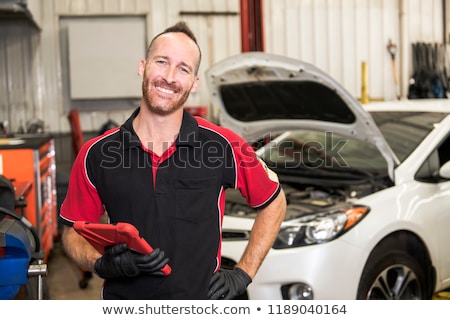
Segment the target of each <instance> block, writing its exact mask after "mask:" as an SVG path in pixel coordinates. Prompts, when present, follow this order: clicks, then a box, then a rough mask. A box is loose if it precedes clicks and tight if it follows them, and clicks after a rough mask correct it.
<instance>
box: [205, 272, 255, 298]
mask: <svg viewBox="0 0 450 320" xmlns="http://www.w3.org/2000/svg"><path fill="white" fill-rule="evenodd" d="M250 283H252V278H250V276H249V275H248V274H247V273H245V271H244V270H242V269H240V268H234V269H233V270H227V269H220V270H219V271H218V272H216V273H215V274H214V275H213V276H212V278H211V281H210V283H209V291H208V299H210V300H218V299H224V300H231V299H233V298H234V297H237V296H239V295H241V294H243V293H244V292H245V290H246V289H247V286H248V285H249V284H250Z"/></svg>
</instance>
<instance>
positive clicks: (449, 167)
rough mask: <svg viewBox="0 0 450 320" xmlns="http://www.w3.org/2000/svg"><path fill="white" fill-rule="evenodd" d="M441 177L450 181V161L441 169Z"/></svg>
mask: <svg viewBox="0 0 450 320" xmlns="http://www.w3.org/2000/svg"><path fill="white" fill-rule="evenodd" d="M439 175H440V176H441V177H443V178H446V179H450V161H447V162H446V163H444V165H443V166H442V167H441V168H440V169H439Z"/></svg>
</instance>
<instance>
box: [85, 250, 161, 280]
mask: <svg viewBox="0 0 450 320" xmlns="http://www.w3.org/2000/svg"><path fill="white" fill-rule="evenodd" d="M168 261H169V259H167V258H164V252H162V251H161V250H160V249H155V250H153V252H152V253H150V254H146V255H143V254H139V253H136V252H134V251H132V250H130V249H129V248H128V247H127V244H126V243H120V244H117V245H114V246H110V247H107V248H105V252H104V254H103V256H102V257H101V258H99V259H97V261H95V264H94V270H95V272H96V273H97V274H98V276H99V277H101V278H103V279H108V278H117V277H135V276H137V275H138V274H140V273H146V274H152V275H162V274H163V273H162V272H161V271H159V269H161V267H162V266H164V265H165V264H166V263H168Z"/></svg>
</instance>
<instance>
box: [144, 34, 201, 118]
mask: <svg viewBox="0 0 450 320" xmlns="http://www.w3.org/2000/svg"><path fill="white" fill-rule="evenodd" d="M199 57H200V52H199V50H198V48H197V45H196V44H195V43H194V42H193V41H192V40H191V39H190V38H189V37H188V36H186V35H185V34H183V33H167V34H163V35H161V36H159V37H158V38H157V39H156V40H155V41H154V43H153V46H152V48H151V49H150V52H149V53H148V56H147V59H146V60H142V61H141V63H140V64H139V70H138V73H139V75H141V76H143V81H142V94H143V102H144V104H145V105H146V107H147V108H148V109H149V110H150V111H152V112H154V113H158V114H161V115H164V114H170V113H172V112H174V111H176V110H178V109H180V108H181V107H182V106H183V105H184V103H185V102H186V100H187V98H188V97H189V94H190V93H191V92H195V91H196V90H197V83H198V80H199V79H198V76H197V75H196V67H197V64H198V61H199Z"/></svg>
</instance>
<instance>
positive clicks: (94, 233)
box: [73, 221, 172, 275]
mask: <svg viewBox="0 0 450 320" xmlns="http://www.w3.org/2000/svg"><path fill="white" fill-rule="evenodd" d="M73 228H74V229H75V231H76V232H78V233H79V234H80V235H82V236H83V237H84V238H85V239H86V240H87V241H89V243H90V244H91V245H92V246H93V247H94V248H95V249H97V251H98V252H100V253H101V254H103V252H104V251H105V247H107V246H111V245H115V244H119V243H123V242H124V243H126V244H127V246H128V248H130V249H132V250H134V251H136V252H139V253H141V254H149V253H151V252H152V251H153V248H152V247H151V246H150V245H149V244H148V242H147V241H146V240H145V239H144V238H142V237H141V236H140V235H139V231H138V230H137V229H136V227H135V226H133V225H132V224H130V223H126V222H118V223H113V224H111V223H92V222H86V221H75V223H74V224H73ZM161 271H162V272H163V273H164V274H165V275H169V274H170V272H171V271H172V269H171V268H170V266H169V265H168V264H166V265H165V266H164V267H163V268H162V269H161Z"/></svg>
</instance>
